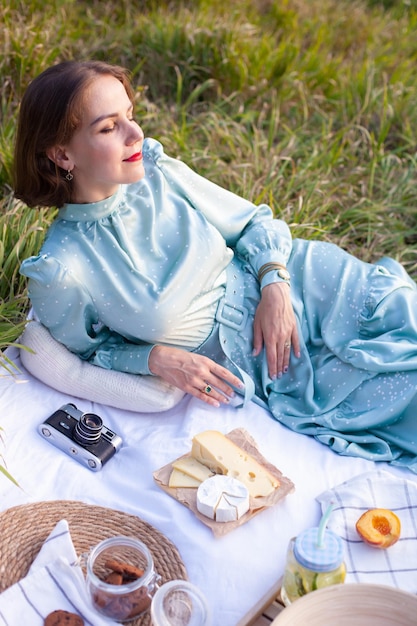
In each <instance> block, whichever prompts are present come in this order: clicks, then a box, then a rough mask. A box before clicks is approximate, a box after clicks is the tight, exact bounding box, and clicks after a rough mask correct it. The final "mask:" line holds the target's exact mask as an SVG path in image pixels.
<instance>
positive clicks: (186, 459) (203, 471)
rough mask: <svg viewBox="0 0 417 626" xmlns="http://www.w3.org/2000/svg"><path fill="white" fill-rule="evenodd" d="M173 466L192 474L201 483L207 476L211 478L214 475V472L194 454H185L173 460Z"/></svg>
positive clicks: (189, 474)
mask: <svg viewBox="0 0 417 626" xmlns="http://www.w3.org/2000/svg"><path fill="white" fill-rule="evenodd" d="M172 467H173V468H174V469H177V470H179V471H180V472H183V473H184V474H187V475H188V476H191V478H195V479H196V480H198V481H199V483H201V482H202V481H203V480H206V478H210V476H213V474H214V472H212V471H211V470H210V469H209V468H208V467H207V466H206V465H203V464H202V463H199V461H197V460H196V459H194V458H193V457H192V456H183V457H181V458H180V459H177V460H176V461H174V462H173V464H172Z"/></svg>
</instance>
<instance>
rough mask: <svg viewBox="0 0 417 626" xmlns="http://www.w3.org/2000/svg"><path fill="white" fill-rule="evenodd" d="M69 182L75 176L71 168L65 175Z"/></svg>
mask: <svg viewBox="0 0 417 626" xmlns="http://www.w3.org/2000/svg"><path fill="white" fill-rule="evenodd" d="M65 178H66V179H67V181H68V182H70V181H71V180H72V179H73V178H74V176H73V175H72V174H71V170H68V172H67V175H66V176H65Z"/></svg>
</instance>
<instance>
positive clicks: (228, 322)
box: [216, 259, 255, 407]
mask: <svg viewBox="0 0 417 626" xmlns="http://www.w3.org/2000/svg"><path fill="white" fill-rule="evenodd" d="M226 271H227V284H226V293H225V295H224V296H223V298H222V299H221V300H220V301H219V304H218V306H217V311H216V321H217V322H218V323H219V341H220V346H221V349H222V351H223V352H224V354H225V355H226V356H227V358H228V359H229V360H230V361H231V362H232V363H233V365H234V367H235V368H236V369H237V371H238V372H239V375H240V377H241V379H242V381H243V383H244V385H245V387H244V391H243V392H240V391H239V393H242V395H243V402H242V404H240V405H237V406H238V407H244V406H246V404H247V403H248V402H249V401H250V400H252V398H253V397H254V395H255V384H254V382H253V380H252V378H251V377H250V376H249V374H247V373H246V372H245V371H244V370H243V369H242V368H241V367H239V366H238V365H237V364H236V363H235V362H234V360H233V358H232V353H233V346H234V343H235V336H236V334H237V333H238V332H239V331H241V330H243V329H244V328H245V326H246V323H247V321H248V316H249V311H248V309H247V308H246V306H245V305H244V304H243V298H244V293H245V291H244V281H243V273H242V270H241V269H240V268H239V267H238V265H237V262H236V260H235V259H232V261H231V262H230V264H229V265H228V267H227V270H226Z"/></svg>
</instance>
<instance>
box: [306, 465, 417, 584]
mask: <svg viewBox="0 0 417 626" xmlns="http://www.w3.org/2000/svg"><path fill="white" fill-rule="evenodd" d="M317 500H318V502H319V503H320V505H321V508H322V511H323V513H324V511H325V510H326V509H327V507H328V506H329V505H330V504H333V505H334V509H333V512H332V514H331V515H330V518H329V521H328V524H327V528H329V529H330V530H333V532H335V533H336V534H338V535H339V536H340V537H341V539H342V541H343V544H344V548H345V563H346V569H347V573H346V582H352V583H358V582H361V583H373V584H381V585H389V586H391V587H398V588H399V589H402V590H404V591H409V592H411V593H417V485H416V484H415V483H412V482H410V481H408V480H405V479H401V478H397V477H395V476H393V475H392V474H389V473H388V472H384V471H377V472H369V473H367V474H361V475H359V476H356V477H355V478H352V479H351V480H348V481H346V482H344V483H342V484H341V485H338V486H337V487H334V488H333V489H330V490H328V491H325V492H324V493H322V494H321V495H320V496H318V498H317ZM373 508H382V509H390V510H391V511H393V512H394V513H395V514H396V515H397V516H398V517H399V518H400V521H401V536H400V539H399V540H398V541H397V543H395V544H394V545H393V546H390V547H389V548H387V549H384V550H381V549H377V548H373V547H371V546H369V545H367V544H365V543H364V542H363V541H362V540H361V538H360V537H359V535H358V533H357V531H356V528H355V524H356V522H357V520H358V519H359V517H360V516H361V515H362V513H364V512H365V511H367V510H368V509H373Z"/></svg>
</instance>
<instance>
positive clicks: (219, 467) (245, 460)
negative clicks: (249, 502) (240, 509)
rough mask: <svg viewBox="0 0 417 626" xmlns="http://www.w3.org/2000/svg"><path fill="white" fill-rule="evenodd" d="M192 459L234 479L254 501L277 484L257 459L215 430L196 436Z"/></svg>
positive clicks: (275, 479)
mask: <svg viewBox="0 0 417 626" xmlns="http://www.w3.org/2000/svg"><path fill="white" fill-rule="evenodd" d="M191 456H192V457H194V459H196V460H197V461H199V463H202V464H203V465H206V466H207V467H208V468H209V469H210V470H211V471H212V472H215V473H216V474H224V475H226V476H232V477H233V478H237V479H238V480H240V481H241V482H242V483H243V484H244V485H246V487H247V489H248V491H249V494H250V495H251V496H252V497H254V498H256V497H258V496H268V495H270V494H271V493H273V491H274V490H275V489H276V488H277V487H279V485H280V483H279V480H278V479H277V478H276V477H275V476H273V475H272V474H271V473H270V472H269V471H268V470H267V469H266V468H265V467H263V466H262V465H261V464H260V463H258V461H257V460H256V459H254V458H253V457H252V456H251V455H250V454H248V453H247V452H245V451H244V450H242V449H241V448H239V446H237V445H236V444H235V443H233V441H231V440H230V439H228V438H227V437H226V436H225V435H223V434H222V433H221V432H219V431H217V430H206V431H204V432H202V433H199V434H198V435H195V437H194V438H193V442H192V449H191Z"/></svg>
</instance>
